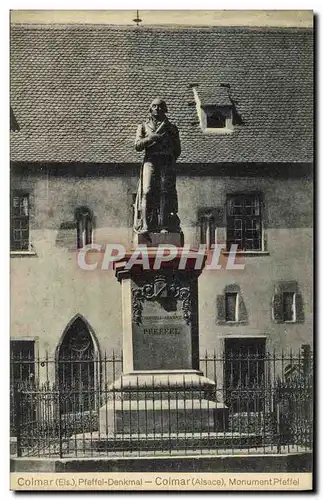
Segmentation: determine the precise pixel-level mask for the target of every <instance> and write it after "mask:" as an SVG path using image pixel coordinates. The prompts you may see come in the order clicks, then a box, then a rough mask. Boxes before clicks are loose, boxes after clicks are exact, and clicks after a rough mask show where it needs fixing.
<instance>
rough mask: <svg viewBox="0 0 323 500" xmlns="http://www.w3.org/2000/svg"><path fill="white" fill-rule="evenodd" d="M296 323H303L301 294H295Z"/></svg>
mask: <svg viewBox="0 0 323 500" xmlns="http://www.w3.org/2000/svg"><path fill="white" fill-rule="evenodd" d="M295 312H296V323H303V322H304V320H305V314H304V304H303V297H302V294H301V293H295Z"/></svg>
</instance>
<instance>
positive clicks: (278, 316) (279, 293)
mask: <svg viewBox="0 0 323 500" xmlns="http://www.w3.org/2000/svg"><path fill="white" fill-rule="evenodd" d="M272 318H273V321H275V323H303V322H304V320H305V315H304V304H303V297H302V294H301V293H300V289H299V286H298V283H297V281H281V282H278V283H277V284H276V285H275V290H274V295H273V298H272Z"/></svg>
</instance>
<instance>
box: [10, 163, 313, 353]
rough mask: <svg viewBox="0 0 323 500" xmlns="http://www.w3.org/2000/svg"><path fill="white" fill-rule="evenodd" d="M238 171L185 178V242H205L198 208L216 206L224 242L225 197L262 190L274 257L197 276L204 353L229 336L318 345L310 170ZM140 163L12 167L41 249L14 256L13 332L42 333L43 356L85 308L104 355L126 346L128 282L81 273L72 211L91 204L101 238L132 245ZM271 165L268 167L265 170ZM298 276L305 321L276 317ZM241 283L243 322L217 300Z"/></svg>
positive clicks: (279, 344) (181, 187)
mask: <svg viewBox="0 0 323 500" xmlns="http://www.w3.org/2000/svg"><path fill="white" fill-rule="evenodd" d="M257 168H258V173H257V175H253V174H252V175H250V174H249V172H250V169H249V170H248V176H234V175H231V174H230V175H226V174H225V173H221V175H220V174H219V171H218V170H217V166H216V165H215V166H214V173H213V174H212V173H209V174H207V175H203V176H198V175H189V174H188V172H189V166H187V169H186V171H185V172H180V173H179V175H178V183H177V186H178V195H179V207H180V208H179V216H180V219H181V222H182V228H183V231H184V236H185V243H190V244H191V245H194V246H196V245H197V244H198V243H199V231H200V229H199V225H198V214H199V212H200V211H201V210H204V209H206V208H210V207H211V208H213V209H216V212H217V213H218V220H217V221H216V224H217V238H218V240H219V241H224V240H225V229H224V227H225V211H224V204H225V199H226V194H228V193H234V192H246V191H257V192H261V193H263V197H264V203H265V205H264V206H265V211H264V227H265V241H266V250H267V252H268V253H267V254H264V255H261V256H248V257H246V258H245V269H244V270H243V271H235V270H232V271H229V270H225V269H223V270H220V271H215V270H214V271H203V273H202V275H201V276H200V278H199V329H200V353H201V355H203V354H204V352H205V349H208V350H213V349H216V350H217V352H219V351H220V352H221V351H222V349H223V337H226V336H240V335H243V336H248V335H252V336H266V337H267V339H268V345H269V346H270V347H276V348H278V349H280V348H288V349H289V348H298V347H299V345H300V344H301V343H311V342H312V314H313V313H312V210H313V207H312V181H311V178H310V175H305V176H304V175H295V176H292V177H291V176H286V175H285V173H284V169H285V168H286V167H285V166H284V165H282V166H281V175H280V173H279V171H278V172H277V167H276V168H275V172H276V173H275V175H267V174H266V175H263V176H261V175H259V168H261V167H257ZM138 170H139V167H136V168H134V167H133V166H128V167H127V166H124V167H121V166H119V167H116V168H113V167H112V166H111V167H106V168H105V169H103V170H102V169H97V170H96V169H94V168H93V167H92V168H88V169H87V168H86V167H84V166H82V168H81V167H80V170H79V171H78V169H77V166H73V168H72V167H71V168H69V166H66V168H65V170H64V169H63V168H60V169H58V170H55V168H52V167H49V166H48V168H47V167H46V166H43V167H42V168H39V166H34V167H33V166H30V165H29V166H22V165H19V166H18V165H14V166H13V168H12V173H11V183H12V188H13V189H23V190H26V191H28V192H29V193H30V205H31V211H30V229H31V243H32V246H33V250H34V253H35V255H28V256H24V257H22V256H17V255H16V256H12V258H11V290H12V292H11V336H12V338H14V339H23V338H25V339H29V338H33V339H36V342H37V346H38V348H39V351H40V355H43V354H44V353H45V351H46V350H47V351H48V352H49V355H50V356H55V350H56V347H57V345H58V343H59V341H60V340H61V337H62V335H63V332H64V330H65V328H66V326H67V325H68V323H69V322H70V321H71V319H72V318H73V317H74V316H75V315H77V314H81V315H82V316H83V317H84V318H85V319H86V320H87V321H88V323H89V324H90V326H91V328H92V331H93V333H94V335H95V338H96V340H97V344H98V347H99V349H100V350H101V352H104V350H107V351H108V352H109V353H111V352H112V350H115V351H117V352H120V351H121V349H122V346H121V343H122V331H121V328H122V327H121V289H120V285H119V283H118V282H117V280H116V278H115V277H114V272H113V271H109V270H108V271H102V270H97V271H93V272H89V271H83V270H81V269H80V268H79V267H78V266H77V262H76V248H75V247H76V229H75V225H74V212H75V209H76V208H77V207H78V206H87V207H88V208H90V209H91V210H92V211H93V214H94V227H95V229H94V241H95V242H100V243H122V244H124V245H125V246H127V247H131V236H132V230H131V223H132V202H133V193H135V191H136V185H137V179H138V177H137V176H138V173H139V172H138ZM267 171H268V169H267ZM281 280H286V281H297V283H298V286H299V289H300V291H301V294H302V298H303V307H304V322H302V323H295V324H276V323H275V322H273V320H272V310H271V309H272V296H273V291H274V287H275V283H276V282H277V281H281ZM229 285H236V286H238V287H239V289H240V291H241V297H242V298H243V302H244V307H245V318H244V321H243V323H240V324H234V325H232V324H231V325H227V324H220V323H219V321H218V311H217V297H218V296H219V295H221V294H223V291H224V289H225V287H226V286H229Z"/></svg>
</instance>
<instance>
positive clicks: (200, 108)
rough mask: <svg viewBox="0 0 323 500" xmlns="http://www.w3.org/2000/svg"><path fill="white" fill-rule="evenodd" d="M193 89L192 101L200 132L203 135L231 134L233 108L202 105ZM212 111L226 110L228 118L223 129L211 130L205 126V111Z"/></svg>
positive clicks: (232, 128)
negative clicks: (193, 100)
mask: <svg viewBox="0 0 323 500" xmlns="http://www.w3.org/2000/svg"><path fill="white" fill-rule="evenodd" d="M192 89H193V94H194V99H195V103H196V110H197V115H198V118H199V122H200V127H201V130H202V132H203V133H204V134H219V135H221V134H232V132H233V131H234V125H233V106H232V105H229V104H227V105H220V104H218V105H217V104H214V105H204V106H203V105H202V103H201V99H200V98H199V95H198V92H197V89H196V88H195V87H193V88H192ZM207 108H209V109H212V108H213V109H214V110H217V109H218V110H219V109H222V108H226V109H227V110H228V111H229V113H228V114H229V116H228V117H226V120H225V127H217V128H212V127H208V126H207V111H206V109H207Z"/></svg>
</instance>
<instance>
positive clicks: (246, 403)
mask: <svg viewBox="0 0 323 500" xmlns="http://www.w3.org/2000/svg"><path fill="white" fill-rule="evenodd" d="M265 356H266V339H265V338H259V337H257V338H251V337H247V338H243V337H237V338H226V339H225V341H224V359H225V363H224V387H225V403H226V405H227V406H228V407H229V408H231V410H232V411H233V412H234V413H236V412H246V411H249V412H254V411H260V410H261V409H262V408H263V405H264V392H263V391H261V387H262V386H263V384H264V377H265Z"/></svg>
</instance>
